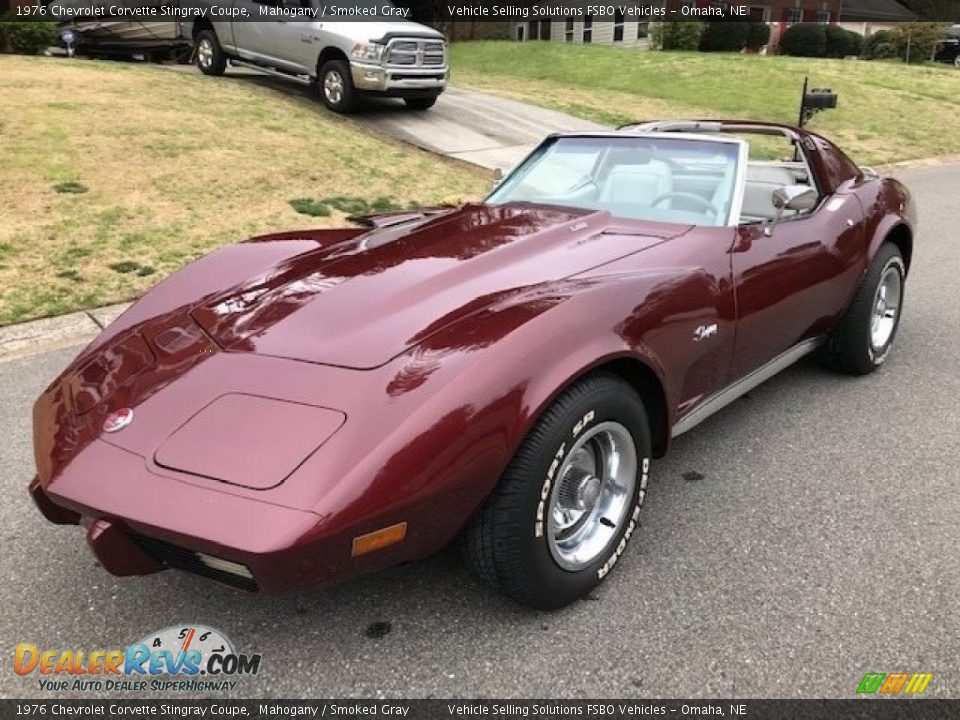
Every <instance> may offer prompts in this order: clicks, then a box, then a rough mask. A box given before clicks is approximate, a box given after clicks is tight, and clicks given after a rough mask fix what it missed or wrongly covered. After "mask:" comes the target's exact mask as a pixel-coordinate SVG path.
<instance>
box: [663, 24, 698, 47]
mask: <svg viewBox="0 0 960 720" xmlns="http://www.w3.org/2000/svg"><path fill="white" fill-rule="evenodd" d="M702 32H703V23H699V22H659V23H657V24H656V25H654V26H653V27H652V28H651V36H652V42H653V44H654V46H655V47H658V48H660V49H661V50H696V49H697V47H698V46H699V45H700V34H701V33H702Z"/></svg>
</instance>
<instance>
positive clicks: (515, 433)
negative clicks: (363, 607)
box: [30, 121, 915, 608]
mask: <svg viewBox="0 0 960 720" xmlns="http://www.w3.org/2000/svg"><path fill="white" fill-rule="evenodd" d="M755 134H756V135H759V137H761V138H767V136H769V135H771V134H773V135H780V136H782V137H785V138H786V139H787V140H789V141H790V142H792V143H793V145H794V146H795V148H796V155H795V156H793V159H792V160H789V161H783V162H753V161H751V160H749V159H748V158H749V155H748V151H749V147H748V143H749V140H748V139H747V138H753V137H754V136H755ZM914 221H915V210H914V206H913V202H912V200H911V197H910V193H909V192H908V191H907V189H906V188H905V187H904V186H903V185H901V184H900V183H899V182H897V181H896V180H894V179H892V178H881V177H878V176H877V175H876V174H874V173H873V172H872V171H870V170H868V169H865V168H860V167H858V166H857V165H855V164H854V163H853V162H852V161H851V160H850V159H849V158H848V157H847V156H846V155H844V154H843V152H841V151H840V150H839V149H838V148H837V147H836V146H834V145H833V144H832V143H830V142H829V141H827V140H826V139H824V138H822V137H820V136H818V135H815V134H812V133H810V132H808V131H806V130H801V129H797V128H793V127H787V126H783V125H772V124H764V123H752V122H739V121H737V122H719V121H717V122H714V121H667V122H661V123H654V124H649V125H640V126H631V127H627V128H624V129H622V130H620V131H616V132H584V133H571V134H563V135H552V136H550V137H548V138H547V139H546V140H544V141H543V143H541V144H540V145H539V147H537V148H536V149H535V150H534V151H533V152H532V153H531V154H530V155H529V156H528V157H527V159H526V160H525V161H523V162H522V163H521V164H520V165H519V166H518V167H517V168H516V169H515V170H514V171H513V172H512V173H510V174H509V175H508V176H507V177H506V178H505V179H503V181H502V182H501V183H500V184H499V186H498V187H497V188H496V189H495V190H494V191H493V193H492V194H491V195H490V196H489V197H488V198H487V199H486V201H485V202H482V203H479V204H468V205H465V206H463V207H461V208H457V209H446V210H439V209H438V210H432V211H422V212H411V211H405V212H403V213H392V214H391V213H387V214H380V215H373V216H368V217H365V218H360V219H358V222H359V223H360V226H358V227H352V228H343V229H327V230H299V231H293V232H285V233H279V234H275V235H268V236H265V237H258V238H253V239H251V240H249V241H247V242H244V243H241V244H238V245H233V246H230V247H224V248H222V249H219V250H217V251H215V252H213V253H211V254H210V255H207V256H206V257H204V258H202V259H200V260H198V261H196V262H195V263H193V264H191V265H188V266H186V267H185V268H183V269H182V270H180V271H179V272H178V273H176V274H174V275H173V276H171V277H169V278H168V279H166V280H165V281H163V282H161V283H160V284H159V285H158V286H157V287H156V288H154V289H153V290H152V291H150V292H148V293H147V294H146V295H145V296H144V297H143V298H142V299H141V300H139V301H138V302H137V303H136V304H134V305H133V306H132V307H131V308H130V309H129V310H127V312H125V313H124V314H123V315H122V316H121V317H120V318H119V319H118V320H117V321H116V322H114V323H113V324H112V325H110V326H108V327H107V328H106V330H104V332H103V333H102V334H101V335H100V336H99V337H98V338H97V339H96V340H95V341H94V342H93V343H91V344H90V345H89V346H88V347H87V348H86V349H85V350H84V351H83V352H82V353H81V354H80V355H79V356H78V357H77V358H76V359H75V360H74V361H73V362H72V363H71V364H70V365H69V367H68V368H67V369H66V370H65V371H64V372H63V374H61V375H60V377H59V378H57V379H56V380H54V382H53V383H52V384H51V385H50V386H49V387H48V388H47V389H46V390H45V391H44V393H43V394H42V395H41V396H40V398H39V399H38V400H37V402H36V405H35V407H34V413H33V422H34V448H35V455H36V461H37V477H36V478H35V479H34V480H33V482H32V484H31V485H30V492H31V493H32V495H33V498H34V500H35V501H36V504H37V505H38V507H39V508H40V510H41V512H42V513H43V514H44V515H45V516H46V517H47V519H49V520H50V521H52V522H54V523H67V524H71V523H73V524H79V523H82V524H83V525H84V527H85V528H86V536H87V540H88V542H89V544H90V546H91V547H92V549H93V552H94V553H95V554H96V556H97V558H98V559H99V561H100V564H101V565H102V566H103V567H104V568H106V569H107V570H108V571H110V572H111V573H114V574H116V575H137V574H145V573H151V572H155V571H158V570H162V569H164V568H170V567H172V568H180V569H183V570H187V571H190V572H193V573H198V574H200V575H205V576H208V577H211V578H215V579H217V580H220V581H222V582H224V583H227V584H229V585H233V586H236V587H240V588H244V589H248V590H261V591H264V592H278V591H286V590H291V589H294V588H299V587H303V586H307V585H311V584H313V583H317V582H323V581H333V580H340V579H343V578H346V577H349V576H352V575H356V574H358V573H364V572H369V571H372V570H375V569H377V568H382V567H386V566H391V565H396V564H398V563H403V562H406V561H411V560H416V559H418V558H422V557H425V556H427V555H429V554H431V553H434V552H436V551H438V550H440V549H441V548H443V547H444V546H446V545H448V544H449V543H450V542H452V541H453V540H454V539H455V538H458V537H460V538H462V539H463V544H464V546H465V549H466V554H467V557H468V558H469V559H470V561H471V562H472V563H473V565H474V567H475V568H476V570H477V571H478V573H479V574H480V575H481V576H482V577H483V578H485V579H486V580H488V581H489V582H490V583H492V584H493V585H494V586H495V587H497V588H499V589H500V590H501V591H503V592H504V593H506V594H507V595H509V596H510V597H513V598H516V599H517V600H519V601H522V602H525V603H528V604H530V605H533V606H536V607H541V608H554V607H559V606H562V605H564V604H566V603H569V602H571V601H573V600H575V599H576V598H580V597H582V596H584V595H585V594H587V593H588V592H590V591H591V589H592V588H594V587H595V586H596V585H597V584H598V583H599V582H600V581H602V580H603V579H604V578H605V577H606V576H607V575H608V574H609V573H610V571H611V569H612V568H613V567H614V566H615V565H616V564H617V562H618V560H619V559H620V558H621V557H622V555H623V552H624V550H625V548H626V547H627V544H628V541H630V540H631V539H632V538H635V537H636V536H637V526H638V523H639V521H640V509H641V505H642V504H643V500H644V496H645V495H646V493H647V490H648V479H649V476H650V472H651V460H652V459H654V458H658V457H661V456H663V455H664V454H665V453H666V452H667V449H668V447H669V445H670V442H671V439H672V438H675V437H676V436H678V435H680V434H681V433H684V432H687V431H689V430H690V429H691V428H693V427H694V426H696V425H697V424H698V423H700V422H702V421H703V420H704V419H706V418H707V417H709V416H710V415H712V414H713V413H715V412H717V411H719V410H721V409H722V408H723V407H724V406H726V405H728V404H729V403H730V402H732V401H733V400H735V399H736V398H738V397H740V396H742V395H743V394H744V393H746V392H747V391H749V390H750V389H752V388H754V387H755V386H757V385H758V384H760V383H761V382H763V381H764V380H766V379H767V378H770V377H771V376H772V375H774V374H775V373H777V372H778V371H780V370H783V369H784V368H786V367H787V366H789V365H790V364H791V363H793V362H795V361H796V360H798V359H799V358H801V357H803V356H805V355H807V354H810V353H816V354H817V355H818V356H819V357H820V358H821V359H822V360H823V362H825V363H827V364H829V365H830V366H832V367H835V368H838V369H839V370H842V371H845V372H847V373H852V374H856V375H860V374H865V373H870V372H872V371H874V370H876V369H877V368H878V367H879V366H880V365H881V364H883V362H884V361H885V360H886V359H887V357H888V356H889V353H890V350H891V346H892V344H893V342H894V337H895V335H896V332H897V326H898V323H899V321H900V313H901V307H902V304H903V297H904V283H905V280H906V277H907V272H908V270H909V268H910V263H911V258H912V255H913V237H914V229H913V228H914ZM867 389H869V388H867ZM731 452H736V448H731Z"/></svg>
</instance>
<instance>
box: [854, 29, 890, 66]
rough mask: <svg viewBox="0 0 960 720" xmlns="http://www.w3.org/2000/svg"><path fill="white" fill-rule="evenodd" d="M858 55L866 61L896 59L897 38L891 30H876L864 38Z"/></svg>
mask: <svg viewBox="0 0 960 720" xmlns="http://www.w3.org/2000/svg"><path fill="white" fill-rule="evenodd" d="M860 54H861V55H862V56H863V57H864V58H866V59H867V60H874V59H878V60H879V59H883V58H893V57H897V37H896V33H894V32H893V31H892V30H877V32H875V33H873V35H871V36H870V37H867V38H864V40H863V46H862V47H861V48H860Z"/></svg>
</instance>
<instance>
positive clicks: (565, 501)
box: [464, 372, 651, 609]
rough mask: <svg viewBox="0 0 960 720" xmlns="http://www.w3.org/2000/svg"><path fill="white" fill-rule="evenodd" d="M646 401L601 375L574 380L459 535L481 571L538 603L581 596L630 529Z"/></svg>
mask: <svg viewBox="0 0 960 720" xmlns="http://www.w3.org/2000/svg"><path fill="white" fill-rule="evenodd" d="M650 447H651V445H650V429H649V425H648V423H647V416H646V413H645V411H644V408H643V402H642V401H641V399H640V397H639V396H638V395H637V393H636V391H634V389H633V388H632V387H631V386H630V384H629V383H627V382H625V381H624V380H623V379H622V378H620V377H619V376H617V375H614V374H612V373H606V372H599V373H596V374H593V375H590V376H588V377H586V378H584V379H583V380H581V381H579V382H577V383H576V384H574V385H572V386H571V387H570V388H569V389H568V390H566V391H565V392H564V393H563V394H562V395H561V396H560V397H559V398H558V399H557V400H556V401H555V402H554V403H553V404H552V405H551V406H550V407H549V408H548V409H547V411H546V412H545V413H544V414H543V416H542V417H541V418H540V420H539V422H537V424H536V426H535V427H534V428H533V430H531V431H530V433H529V434H528V435H527V437H526V439H525V440H524V441H523V444H522V445H521V446H520V449H519V450H518V451H517V454H516V455H515V456H514V457H513V460H511V462H510V465H509V466H508V467H507V470H506V472H504V474H503V477H501V479H500V483H499V484H498V485H497V488H496V490H495V491H494V492H493V494H492V495H491V496H490V498H488V499H487V501H486V503H485V504H484V506H483V508H482V509H481V510H480V512H479V513H478V515H477V516H476V518H475V519H474V520H473V522H472V523H471V525H470V526H469V528H468V529H467V531H466V533H465V536H464V549H465V551H466V555H467V558H468V559H469V560H470V562H471V563H472V564H473V566H474V567H475V568H476V570H477V572H478V574H479V575H480V576H481V577H482V578H483V579H484V580H486V581H487V582H489V583H491V584H492V585H493V586H494V587H496V588H497V589H498V590H500V591H501V592H503V593H504V594H506V595H508V596H510V597H512V598H514V599H515V600H519V601H520V602H523V603H525V604H527V605H531V606H533V607H537V608H542V609H555V608H559V607H563V606H564V605H567V604H569V603H571V602H573V601H574V600H576V599H578V598H580V597H583V596H584V595H586V594H587V593H589V592H590V591H591V590H593V588H594V587H596V586H597V584H599V583H600V581H601V580H603V579H604V578H605V577H606V576H607V574H608V573H609V572H610V570H611V569H612V568H613V566H614V565H615V564H616V562H617V561H618V560H619V559H620V556H621V555H622V553H623V551H624V548H625V547H626V545H627V542H628V541H629V540H630V536H631V535H632V534H633V533H634V532H635V530H636V528H637V524H638V518H639V516H640V506H641V504H642V502H643V497H644V494H645V493H646V485H647V475H648V472H649V468H650V454H651V453H650Z"/></svg>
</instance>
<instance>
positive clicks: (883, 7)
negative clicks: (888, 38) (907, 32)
mask: <svg viewBox="0 0 960 720" xmlns="http://www.w3.org/2000/svg"><path fill="white" fill-rule="evenodd" d="M916 19H917V16H916V15H914V14H913V13H912V12H910V11H909V10H908V9H907V8H905V7H904V6H903V5H901V4H900V3H898V2H897V1H896V0H843V7H842V8H840V26H841V27H843V28H846V29H847V30H853V31H854V32H856V33H860V34H861V35H863V36H864V37H868V36H869V35H872V34H873V33H875V32H876V31H877V30H889V29H890V28H892V27H894V26H896V25H899V24H900V23H905V22H914V21H915V20H916Z"/></svg>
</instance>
